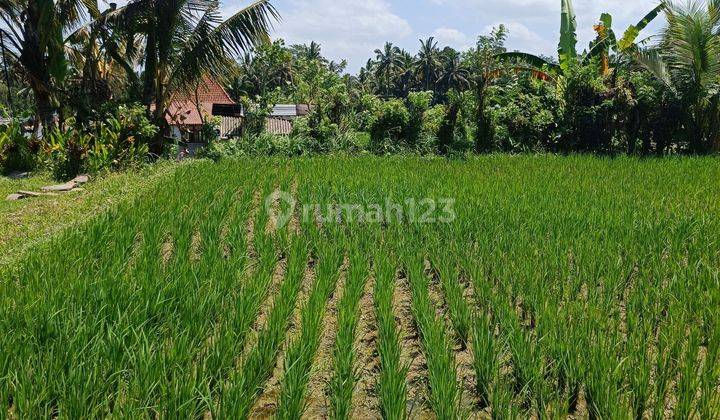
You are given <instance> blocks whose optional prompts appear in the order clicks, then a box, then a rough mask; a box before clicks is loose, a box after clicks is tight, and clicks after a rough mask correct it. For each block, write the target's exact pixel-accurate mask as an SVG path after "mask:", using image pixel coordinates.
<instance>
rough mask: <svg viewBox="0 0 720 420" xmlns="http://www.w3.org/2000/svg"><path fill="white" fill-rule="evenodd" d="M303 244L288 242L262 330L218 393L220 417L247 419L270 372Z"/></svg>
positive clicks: (297, 281)
mask: <svg viewBox="0 0 720 420" xmlns="http://www.w3.org/2000/svg"><path fill="white" fill-rule="evenodd" d="M307 257H308V251H307V243H306V242H305V241H303V240H301V239H295V240H294V241H293V243H292V244H291V245H290V250H289V253H288V261H287V273H286V277H285V281H284V282H283V283H282V286H281V287H280V291H279V292H278V295H277V297H276V299H275V301H274V302H273V306H272V309H271V311H270V314H269V316H268V319H267V324H266V326H265V329H264V330H262V331H261V332H260V333H259V335H258V340H257V344H256V345H255V347H254V348H253V349H252V350H251V351H250V353H249V354H248V356H247V358H246V359H245V360H244V362H243V364H242V367H241V368H240V369H239V370H236V371H235V372H233V375H231V378H230V379H231V380H230V384H231V386H230V387H229V388H228V389H225V390H223V394H222V395H221V396H220V411H221V413H222V415H223V416H226V417H227V416H232V417H238V418H247V417H248V415H249V413H250V410H251V409H252V406H253V404H254V403H255V400H256V399H257V397H258V396H259V395H260V392H261V390H262V386H263V384H264V383H265V382H266V381H267V379H268V378H269V377H270V375H271V374H272V370H273V368H274V366H275V362H276V359H277V357H278V355H279V353H280V349H281V347H282V344H283V342H284V339H285V333H286V329H287V326H288V323H289V322H290V318H291V316H292V312H293V309H294V308H295V303H296V300H297V296H298V293H299V291H300V286H301V285H302V278H303V273H304V271H305V270H304V269H305V264H306V263H307Z"/></svg>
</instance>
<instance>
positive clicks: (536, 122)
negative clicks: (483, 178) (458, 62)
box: [491, 77, 557, 152]
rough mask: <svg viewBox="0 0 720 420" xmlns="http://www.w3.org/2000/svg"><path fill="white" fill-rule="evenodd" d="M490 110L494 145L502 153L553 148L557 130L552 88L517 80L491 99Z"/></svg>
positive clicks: (536, 82)
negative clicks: (493, 103)
mask: <svg viewBox="0 0 720 420" xmlns="http://www.w3.org/2000/svg"><path fill="white" fill-rule="evenodd" d="M495 100H496V104H495V105H494V106H493V107H492V108H491V116H492V120H493V125H494V126H495V136H494V143H495V145H496V147H497V148H498V149H500V150H502V151H505V152H528V151H537V150H545V149H550V148H553V147H554V146H553V139H554V136H555V128H556V127H557V116H556V115H555V109H557V101H556V100H555V92H554V89H552V86H551V85H549V84H548V83H546V82H544V81H539V80H535V79H533V78H530V77H521V78H520V79H519V80H518V81H516V82H514V83H513V84H512V85H510V86H508V88H507V89H505V90H503V91H502V92H501V93H500V94H499V95H497V96H496V97H495Z"/></svg>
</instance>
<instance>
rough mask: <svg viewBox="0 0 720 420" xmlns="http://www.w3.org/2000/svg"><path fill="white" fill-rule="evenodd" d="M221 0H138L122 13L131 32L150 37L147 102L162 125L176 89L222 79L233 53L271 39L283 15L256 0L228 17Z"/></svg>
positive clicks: (146, 63) (146, 57) (145, 73)
mask: <svg viewBox="0 0 720 420" xmlns="http://www.w3.org/2000/svg"><path fill="white" fill-rule="evenodd" d="M219 7H220V4H219V1H218V0H134V1H132V2H131V3H129V4H128V5H127V6H126V7H125V8H124V9H123V12H122V14H121V17H120V19H121V21H122V22H123V25H122V27H123V30H124V32H125V33H126V34H127V35H128V36H134V35H135V34H140V35H141V36H143V37H144V39H145V50H144V57H143V63H144V69H143V81H142V82H143V95H142V96H143V102H144V103H145V104H146V105H147V106H148V108H150V109H152V108H153V107H154V118H155V120H156V122H157V123H158V124H161V125H162V124H163V123H164V119H163V118H162V116H163V114H164V110H165V108H166V107H167V104H168V101H169V99H170V98H171V97H172V95H173V93H175V92H183V91H187V90H191V89H193V88H194V86H195V85H196V84H197V83H198V82H199V81H200V80H201V79H202V77H204V76H210V77H214V78H219V77H221V76H223V75H225V72H226V70H227V69H229V68H231V67H232V58H233V57H234V56H236V55H238V54H242V53H244V52H247V51H250V50H251V49H252V48H254V47H256V46H258V45H260V44H262V43H266V42H267V41H269V36H268V31H269V29H270V28H271V26H272V23H273V21H274V20H277V19H279V15H278V14H277V11H276V10H275V8H274V7H273V6H272V4H271V3H270V0H257V1H255V2H253V3H252V4H250V5H249V6H247V7H245V8H243V9H242V10H240V11H239V12H237V13H235V14H234V15H233V16H231V17H230V18H228V19H227V20H223V19H222V17H221V14H220V10H219Z"/></svg>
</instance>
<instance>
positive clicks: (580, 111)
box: [557, 65, 614, 153]
mask: <svg viewBox="0 0 720 420" xmlns="http://www.w3.org/2000/svg"><path fill="white" fill-rule="evenodd" d="M563 81H564V83H563V84H562V85H561V86H559V87H558V89H559V96H560V98H561V100H562V119H561V121H562V124H561V126H562V133H561V137H560V144H558V145H557V146H558V149H559V150H560V151H563V152H594V153H609V152H611V151H612V138H613V134H614V133H613V127H614V124H613V101H612V98H611V96H610V92H608V89H607V87H606V86H605V84H604V82H603V79H602V77H600V76H598V74H597V67H596V66H592V65H590V66H575V67H572V68H571V70H570V71H569V72H568V74H567V75H566V77H565V78H564V79H563Z"/></svg>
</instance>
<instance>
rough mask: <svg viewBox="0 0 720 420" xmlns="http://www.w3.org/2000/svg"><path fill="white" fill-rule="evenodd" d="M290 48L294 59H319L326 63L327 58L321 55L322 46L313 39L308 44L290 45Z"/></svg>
mask: <svg viewBox="0 0 720 420" xmlns="http://www.w3.org/2000/svg"><path fill="white" fill-rule="evenodd" d="M290 50H291V51H292V53H293V57H295V58H296V59H305V60H308V61H313V60H320V61H321V62H322V63H325V64H327V59H326V58H325V57H323V56H322V47H321V46H320V44H318V43H317V42H315V41H311V42H310V44H297V45H292V46H291V47H290Z"/></svg>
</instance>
